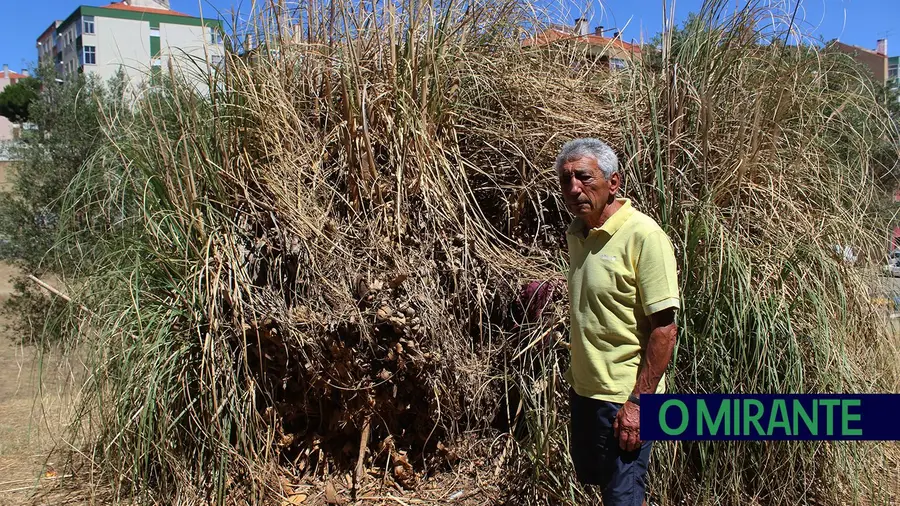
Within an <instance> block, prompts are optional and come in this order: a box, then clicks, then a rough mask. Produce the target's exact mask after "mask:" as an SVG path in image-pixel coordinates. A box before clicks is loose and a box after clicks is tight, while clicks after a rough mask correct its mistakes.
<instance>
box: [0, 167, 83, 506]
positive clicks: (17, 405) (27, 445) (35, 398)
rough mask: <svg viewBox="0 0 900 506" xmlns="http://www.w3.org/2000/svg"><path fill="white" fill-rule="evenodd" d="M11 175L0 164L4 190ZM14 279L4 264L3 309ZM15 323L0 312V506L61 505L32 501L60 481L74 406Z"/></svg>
mask: <svg viewBox="0 0 900 506" xmlns="http://www.w3.org/2000/svg"><path fill="white" fill-rule="evenodd" d="M8 170H9V164H7V163H5V162H0V190H2V189H4V188H6V186H7V183H8V177H7V176H8ZM15 274H16V271H15V270H14V269H13V268H12V267H11V266H9V265H7V264H4V263H0V306H2V305H3V303H4V302H5V301H6V300H7V299H8V298H9V296H10V295H11V294H12V291H13V286H12V282H11V279H10V278H11V277H12V276H14V275H15ZM12 323H13V322H12V321H11V319H10V315H9V314H7V313H5V312H3V311H2V310H0V506H7V505H18V504H51V503H53V504H59V503H60V501H58V499H56V500H52V501H51V500H37V501H35V500H34V495H35V492H41V491H43V490H46V489H47V488H48V487H49V486H50V485H52V484H55V483H56V482H58V481H59V479H60V476H59V475H58V473H57V470H56V468H55V464H56V462H55V459H54V458H52V452H53V449H54V448H55V445H56V444H58V437H59V435H60V434H62V433H63V430H64V427H63V425H62V420H63V417H64V415H65V411H64V409H63V407H64V406H70V405H71V402H69V401H68V400H67V399H66V398H65V397H64V396H63V395H62V388H61V387H62V385H63V382H64V378H65V373H64V372H63V371H64V370H65V368H64V367H61V365H62V364H61V363H60V362H59V360H58V359H57V357H56V356H55V355H54V354H53V353H46V354H44V355H43V356H41V357H39V354H38V353H37V349H36V348H35V347H33V346H23V345H18V344H15V342H16V341H17V340H16V339H15V337H16V336H15V335H14V330H13V328H12V326H11V325H12ZM41 373H43V374H41ZM39 378H43V381H39ZM61 502H65V501H61Z"/></svg>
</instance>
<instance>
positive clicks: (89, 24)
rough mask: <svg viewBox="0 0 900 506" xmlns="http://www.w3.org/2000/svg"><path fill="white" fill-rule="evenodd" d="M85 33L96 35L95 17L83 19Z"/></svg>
mask: <svg viewBox="0 0 900 506" xmlns="http://www.w3.org/2000/svg"><path fill="white" fill-rule="evenodd" d="M81 24H82V25H83V27H84V33H94V16H85V17H83V18H82V23H81Z"/></svg>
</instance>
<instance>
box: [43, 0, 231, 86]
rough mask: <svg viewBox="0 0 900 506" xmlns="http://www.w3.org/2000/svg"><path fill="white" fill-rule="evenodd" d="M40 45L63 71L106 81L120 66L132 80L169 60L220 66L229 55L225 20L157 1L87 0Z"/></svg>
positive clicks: (56, 24)
mask: <svg viewBox="0 0 900 506" xmlns="http://www.w3.org/2000/svg"><path fill="white" fill-rule="evenodd" d="M37 49H38V61H39V62H40V63H42V64H43V63H45V62H52V63H53V64H54V65H55V67H56V69H57V71H58V72H59V73H60V74H61V75H62V76H66V75H71V74H74V73H88V74H94V75H97V76H98V77H100V78H101V79H103V80H107V79H109V78H111V77H113V76H115V75H116V74H117V73H118V72H119V71H120V69H121V70H122V71H124V72H125V75H126V76H127V77H128V79H129V81H130V82H132V83H140V82H145V81H147V80H148V79H149V77H150V76H151V75H153V73H154V72H159V71H160V70H162V69H167V68H168V67H169V65H173V66H175V67H177V68H179V69H181V70H185V71H187V72H190V71H191V70H192V69H194V70H195V69H203V68H206V64H207V63H208V64H212V65H217V64H218V63H219V62H220V61H221V59H222V57H223V55H224V45H223V44H222V23H221V22H220V21H218V20H213V19H202V18H197V17H193V16H188V15H187V14H182V13H180V12H177V11H173V10H171V9H169V8H168V2H158V1H153V0H124V1H120V2H114V3H111V4H109V5H106V6H103V7H90V6H86V5H82V6H80V7H78V8H77V9H75V11H74V12H73V13H71V14H70V15H69V16H68V17H67V18H66V19H65V20H63V21H56V22H54V23H53V24H51V25H50V27H49V28H47V30H45V31H44V33H43V34H41V36H40V37H39V38H38V39H37ZM195 71H196V70H195Z"/></svg>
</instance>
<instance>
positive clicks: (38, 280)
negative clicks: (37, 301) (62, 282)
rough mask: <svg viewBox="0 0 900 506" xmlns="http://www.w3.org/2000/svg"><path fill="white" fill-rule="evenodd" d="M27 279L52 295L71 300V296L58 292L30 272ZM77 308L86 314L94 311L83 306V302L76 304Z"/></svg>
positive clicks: (67, 300)
mask: <svg viewBox="0 0 900 506" xmlns="http://www.w3.org/2000/svg"><path fill="white" fill-rule="evenodd" d="M28 279H30V280H32V281H34V282H35V283H37V284H38V285H40V287H41V288H43V289H44V290H47V291H48V292H50V293H52V294H53V295H56V296H57V297H59V298H61V299H62V300H64V301H66V302H69V303H71V302H72V298H71V297H69V296H68V295H66V294H64V293H62V292H60V291H59V290H57V289H56V288H53V287H52V286H50V285H48V284H47V283H45V282H44V281H43V280H41V279H38V278H37V277H35V276H33V275H31V274H29V275H28ZM78 308H79V309H81V310H82V311H84V312H85V313H88V314H94V313H92V312H91V310H90V309H88V308H87V307H85V306H84V305H83V304H78Z"/></svg>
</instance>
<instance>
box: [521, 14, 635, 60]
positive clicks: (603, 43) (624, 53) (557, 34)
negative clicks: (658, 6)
mask: <svg viewBox="0 0 900 506" xmlns="http://www.w3.org/2000/svg"><path fill="white" fill-rule="evenodd" d="M606 32H612V33H611V34H612V37H606V36H605V35H604V33H606ZM522 45H524V46H545V45H556V46H574V47H577V48H580V49H582V50H584V51H585V52H586V54H588V55H591V56H592V57H595V58H597V59H598V61H599V62H600V63H602V64H605V65H609V68H610V70H621V69H624V68H627V67H629V66H631V65H633V64H634V63H637V62H640V61H641V46H640V45H638V44H634V43H629V42H625V41H623V40H622V37H621V35H620V33H619V31H618V30H616V29H611V30H606V29H604V28H603V27H602V26H597V27H595V28H594V31H593V33H591V32H590V30H589V27H588V20H587V19H585V18H578V19H576V20H575V25H574V26H569V25H561V24H553V25H551V26H550V27H549V28H548V29H547V30H545V31H543V32H541V33H539V34H537V35H535V36H534V37H530V38H527V39H525V40H524V41H522Z"/></svg>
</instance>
